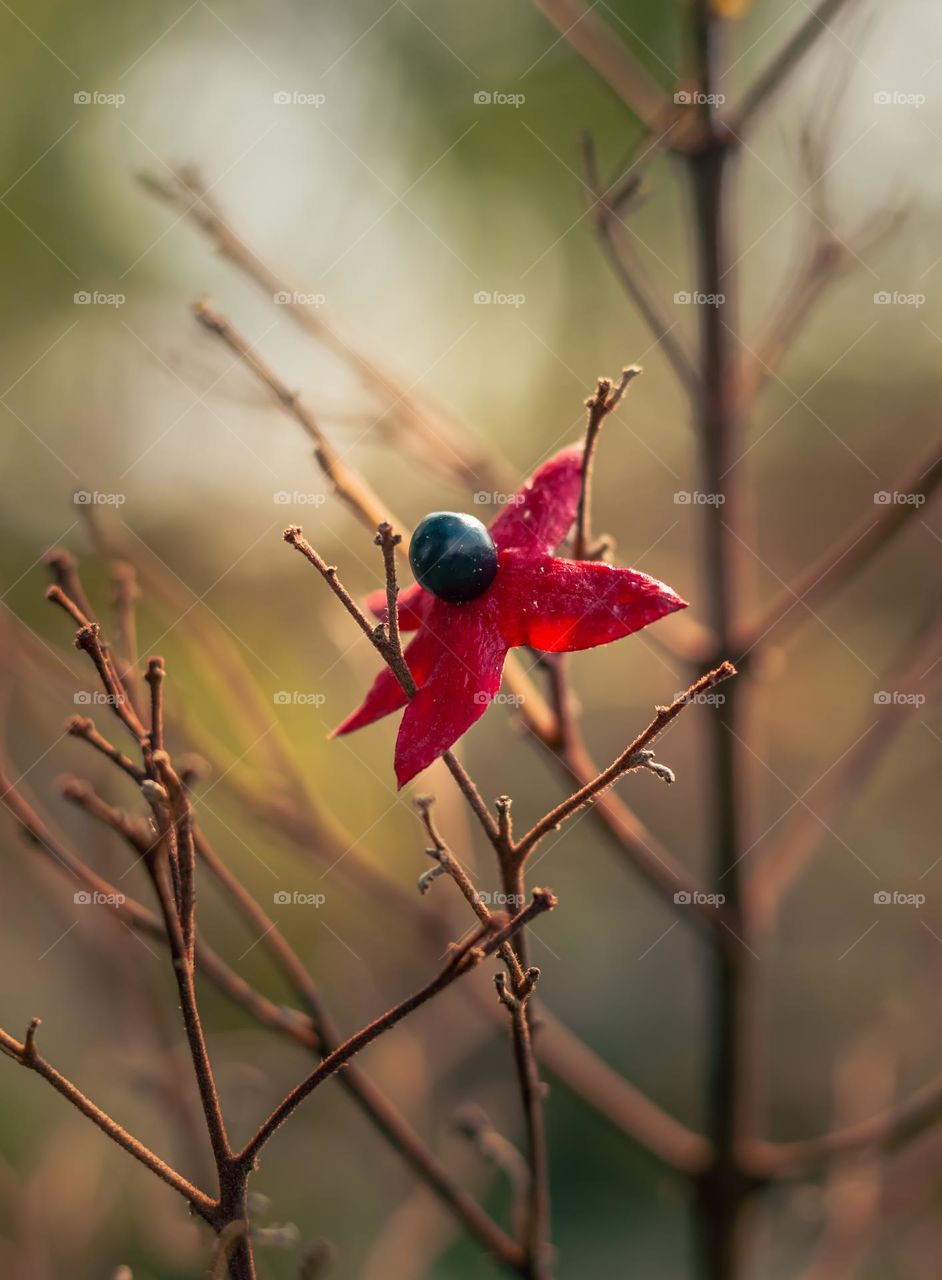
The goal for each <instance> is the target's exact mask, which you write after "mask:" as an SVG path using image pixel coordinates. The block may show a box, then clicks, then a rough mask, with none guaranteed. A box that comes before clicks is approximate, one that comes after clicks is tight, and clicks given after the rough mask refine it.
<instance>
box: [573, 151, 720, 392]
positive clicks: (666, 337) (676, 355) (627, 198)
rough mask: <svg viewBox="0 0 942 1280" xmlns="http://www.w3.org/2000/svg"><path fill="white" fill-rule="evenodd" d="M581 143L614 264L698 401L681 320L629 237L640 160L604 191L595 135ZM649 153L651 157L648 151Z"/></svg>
mask: <svg viewBox="0 0 942 1280" xmlns="http://www.w3.org/2000/svg"><path fill="white" fill-rule="evenodd" d="M581 143H582V165H583V172H584V175H585V185H586V186H587V188H588V190H589V194H590V196H591V201H592V211H593V215H594V217H593V221H594V224H595V230H596V233H597V235H598V237H599V241H600V243H601V246H602V249H603V251H604V253H605V257H606V259H607V261H608V263H609V266H610V267H611V268H612V271H613V272H614V274H615V277H616V279H617V280H618V282H619V283H620V284H621V286H622V288H623V289H624V290H625V292H626V293H627V295H628V297H629V298H630V300H631V302H632V303H633V304H634V306H635V307H637V309H638V313H639V315H640V316H641V318H642V320H643V321H644V322H645V324H646V325H647V326H648V328H649V329H650V331H651V334H652V335H653V337H654V340H655V343H656V344H657V346H658V347H659V348H660V349H661V351H663V353H664V355H665V357H666V359H667V360H668V362H669V363H670V365H671V366H672V368H673V370H674V372H675V374H676V375H677V378H678V380H679V382H680V384H681V386H682V387H683V388H684V389H685V391H686V392H687V394H688V395H689V396H691V397H695V396H696V395H697V390H698V383H697V374H696V371H695V369H694V367H693V365H692V364H691V362H690V359H689V357H688V355H687V353H686V352H685V350H684V348H683V346H682V344H681V343H680V342H679V341H678V339H677V338H676V337H675V336H674V329H675V328H676V324H677V322H676V321H674V322H673V323H670V322H669V321H668V320H667V319H666V318H665V316H664V314H663V313H662V311H661V308H660V304H659V302H658V300H657V298H656V296H655V293H654V288H653V286H652V284H651V282H650V280H649V279H648V277H647V275H646V274H645V271H644V269H643V267H642V266H641V262H640V260H639V258H638V255H637V254H636V253H635V251H634V248H633V246H632V245H631V244H630V243H629V242H628V240H627V237H626V235H625V234H624V233H625V229H626V223H625V222H624V221H623V220H622V216H621V215H622V211H623V210H626V209H627V207H628V205H629V204H630V202H631V201H632V200H633V199H635V197H636V196H637V194H638V191H639V189H640V184H641V176H640V174H635V173H634V172H633V171H634V169H635V167H636V165H637V164H639V163H640V161H635V163H634V164H632V165H630V166H629V167H628V169H627V171H626V172H625V173H623V174H622V175H621V177H620V178H619V179H617V180H616V181H615V182H614V183H612V184H611V185H610V186H608V187H607V188H605V189H603V185H602V179H601V176H600V174H599V168H598V159H597V156H596V152H595V142H594V139H593V137H592V135H591V134H590V133H583V134H582V135H581ZM652 146H653V144H652ZM651 149H652V148H651V147H649V148H648V150H649V151H650V150H651ZM644 154H645V155H647V154H648V151H646V152H645V153H644Z"/></svg>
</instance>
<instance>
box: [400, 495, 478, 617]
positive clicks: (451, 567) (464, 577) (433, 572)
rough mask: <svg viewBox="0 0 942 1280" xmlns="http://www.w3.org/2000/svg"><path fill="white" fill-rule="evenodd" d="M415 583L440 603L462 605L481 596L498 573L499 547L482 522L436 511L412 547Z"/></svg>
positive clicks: (421, 525) (422, 523) (420, 528)
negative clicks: (446, 602)
mask: <svg viewBox="0 0 942 1280" xmlns="http://www.w3.org/2000/svg"><path fill="white" fill-rule="evenodd" d="M409 563H410V564H411V565H412V572H413V573H414V574H415V578H416V581H417V582H418V583H419V585H420V586H421V587H424V588H425V590H426V591H429V592H431V594H432V595H433V596H438V598H439V600H447V601H448V602H449V603H451V604H459V603H461V602H463V601H465V600H473V599H474V598H475V597H476V596H479V595H481V594H482V593H483V592H485V591H486V590H487V588H488V587H489V586H490V585H491V583H492V582H493V581H494V577H495V575H496V573H497V548H496V547H495V545H494V539H493V538H492V537H491V535H490V534H489V533H488V531H487V529H486V528H485V526H484V525H483V524H481V521H480V520H476V519H475V518H474V516H466V515H463V514H462V513H461V512H460V511H433V512H432V513H431V514H430V515H427V516H426V517H425V519H424V520H421V521H420V522H419V524H418V526H417V528H416V531H415V533H414V534H413V535H412V542H411V543H410V544H409Z"/></svg>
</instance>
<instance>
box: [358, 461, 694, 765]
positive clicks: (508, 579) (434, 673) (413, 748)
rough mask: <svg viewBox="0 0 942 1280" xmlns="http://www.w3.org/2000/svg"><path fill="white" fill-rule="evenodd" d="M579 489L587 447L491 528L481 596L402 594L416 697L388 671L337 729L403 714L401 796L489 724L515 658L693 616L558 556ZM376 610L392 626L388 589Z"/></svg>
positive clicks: (627, 576)
mask: <svg viewBox="0 0 942 1280" xmlns="http://www.w3.org/2000/svg"><path fill="white" fill-rule="evenodd" d="M581 485H582V446H581V445H573V446H571V447H570V448H568V449H564V450H562V452H560V453H557V454H556V455H555V456H554V457H552V458H550V460H549V461H548V462H545V463H544V464H543V466H541V467H540V468H539V469H538V470H537V471H536V472H535V474H534V475H533V476H532V477H531V479H530V480H528V481H527V483H526V484H525V485H524V486H523V488H522V489H520V490H519V492H518V493H517V494H516V495H515V496H514V500H513V501H511V502H509V503H508V504H507V506H506V507H505V508H504V509H503V511H501V513H500V515H498V516H497V517H496V519H495V520H494V521H493V522H492V523H491V525H490V534H491V537H492V538H493V540H494V543H495V545H496V547H497V553H498V570H497V574H496V576H495V577H494V580H493V582H492V583H491V585H490V586H489V587H488V588H487V589H486V590H485V591H484V592H483V593H482V594H481V595H479V596H477V597H476V598H474V599H472V600H468V601H465V602H462V603H450V602H449V601H447V600H442V599H440V598H438V597H437V596H433V595H431V594H430V593H429V592H427V591H425V590H423V588H422V587H420V586H418V585H415V586H412V587H409V588H407V589H406V590H405V591H402V592H400V595H399V626H400V629H401V630H402V631H414V632H415V633H416V634H415V636H414V637H413V639H412V640H411V641H410V643H409V644H408V646H407V647H406V649H405V654H404V656H405V659H406V661H407V663H408V665H409V670H410V671H411V672H412V676H413V679H414V680H415V683H416V685H417V686H418V690H417V692H416V694H415V696H414V697H413V698H412V699H411V700H410V699H408V698H407V697H406V694H405V693H404V692H403V690H402V688H401V687H400V685H399V683H398V681H397V680H396V677H395V676H394V675H393V673H392V671H390V670H389V669H388V668H386V669H384V670H383V671H381V672H380V674H379V675H378V676H377V677H376V680H375V681H374V682H373V687H372V688H371V689H370V691H369V693H368V694H367V695H366V698H365V700H364V702H363V704H362V706H361V707H360V708H359V710H357V711H355V712H354V713H353V714H352V715H351V716H349V717H348V718H347V719H346V720H345V721H344V722H343V724H341V725H340V726H339V727H338V728H337V729H336V730H335V733H337V734H341V733H352V732H353V731H354V730H355V729H362V728H363V727H364V725H368V724H372V723H373V721H374V720H379V719H380V718H381V717H382V716H386V715H389V714H390V713H391V712H393V711H398V710H400V708H402V707H405V708H406V710H405V715H404V716H403V717H402V724H401V725H400V727H399V736H398V738H397V740H396V760H395V764H396V777H397V779H398V781H399V786H400V787H401V786H403V785H404V784H405V783H407V782H408V781H409V780H410V779H411V778H414V777H415V775H416V774H417V773H420V772H421V771H422V770H423V769H425V768H426V767H427V766H428V765H430V764H431V763H432V761H433V760H436V759H437V758H438V757H439V756H440V755H442V754H443V753H444V752H445V751H447V750H448V748H449V747H450V746H452V745H453V743H455V742H456V741H457V740H458V739H459V738H460V737H461V735H462V734H463V733H464V732H465V731H466V730H467V729H469V728H470V727H471V725H472V724H474V722H475V721H476V720H477V719H478V718H479V717H480V716H481V715H483V714H484V711H485V710H486V709H487V706H488V704H489V703H490V701H491V700H492V698H493V697H494V695H495V694H496V693H497V691H498V689H499V688H500V679H501V671H502V669H503V665H504V659H505V657H506V656H507V651H508V649H512V648H514V647H515V646H517V645H529V646H530V647H531V648H533V649H541V650H543V651H544V652H548V653H561V652H565V651H569V650H574V649H591V648H592V647H593V646H595V645H599V644H607V643H608V642H609V641H611V640H619V639H621V637H622V636H627V635H630V634H631V633H632V632H633V631H638V630H640V629H641V627H646V626H647V625H648V623H650V622H655V621H657V619H658V618H663V617H664V616H665V615H666V614H669V613H673V612H674V611H675V610H677V609H683V608H685V607H686V601H685V600H682V599H681V598H680V596H678V595H677V594H676V593H675V592H674V591H672V590H671V589H670V587H668V586H665V584H664V583H663V582H658V581H657V579H656V578H651V577H648V575H647V574H645V573H639V572H638V571H637V570H635V569H621V568H616V567H614V566H612V565H609V564H603V563H600V562H597V561H585V560H565V559H562V558H559V557H556V556H554V554H553V552H554V551H555V550H556V548H557V547H558V546H559V544H560V543H561V542H562V540H563V539H564V538H565V536H566V534H567V533H568V532H569V529H570V527H571V525H572V523H573V520H574V519H575V516H576V509H577V507H578V503H579V494H580V491H581ZM367 605H368V606H369V608H370V609H371V610H372V611H373V612H374V613H375V614H376V615H377V616H378V617H380V618H385V615H386V596H385V592H384V591H379V592H376V593H375V594H374V595H372V596H370V597H369V599H368V600H367Z"/></svg>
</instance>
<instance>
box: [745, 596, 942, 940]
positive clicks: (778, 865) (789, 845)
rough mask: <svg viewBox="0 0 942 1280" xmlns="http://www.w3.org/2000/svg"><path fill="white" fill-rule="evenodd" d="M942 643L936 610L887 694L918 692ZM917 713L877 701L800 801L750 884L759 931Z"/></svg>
mask: <svg viewBox="0 0 942 1280" xmlns="http://www.w3.org/2000/svg"><path fill="white" fill-rule="evenodd" d="M940 643H942V612H937V613H936V615H935V616H934V617H932V618H930V620H929V621H928V623H926V625H925V626H924V627H923V628H922V629H921V630H920V632H919V634H918V635H917V636H916V637H915V638H914V639H913V641H912V643H911V644H910V645H909V646H908V647H907V649H906V652H905V653H904V654H903V655H902V657H901V659H900V660H899V662H897V663H896V665H895V666H894V668H893V669H892V670H891V671H890V672H889V673H888V675H887V677H886V684H887V687H888V690H890V691H912V690H914V689H915V688H916V686H917V685H918V684H919V682H920V681H921V680H923V679H924V678H925V676H926V675H927V674H928V672H927V670H926V668H927V665H928V666H929V667H931V666H933V665H934V664H935V662H936V660H937V659H938V656H939V649H940ZM917 710H918V707H917V705H916V704H915V702H914V701H906V700H903V699H899V700H897V699H896V698H894V697H892V695H891V696H890V700H889V701H886V702H884V703H875V708H874V714H875V715H876V720H875V721H874V720H873V719H872V718H871V717H869V716H868V717H867V723H866V724H865V726H864V727H863V729H862V731H861V732H860V733H859V735H858V736H857V738H856V740H855V741H854V743H853V745H852V746H851V747H849V748H848V749H847V750H846V751H845V752H844V753H843V755H841V756H840V757H839V759H838V760H837V762H836V763H835V764H834V765H832V766H831V768H830V769H828V770H827V772H826V773H825V774H824V775H823V777H822V778H820V779H819V781H818V782H817V783H816V784H814V786H813V787H812V788H810V790H812V791H814V793H815V795H814V807H813V808H812V807H811V806H810V805H807V804H805V803H804V796H805V795H808V794H809V792H808V791H805V792H804V793H803V795H802V799H801V801H799V802H796V804H795V806H794V807H793V809H792V810H791V813H790V815H789V816H788V817H787V818H786V819H785V820H784V822H783V824H782V827H781V829H780V830H779V832H778V834H777V836H776V837H775V839H773V840H772V841H771V842H770V845H769V848H768V849H767V851H766V852H765V854H763V855H762V856H761V861H760V863H759V867H758V869H757V870H756V871H755V872H753V875H752V877H751V879H750V881H749V883H748V889H747V892H748V894H749V897H750V900H751V902H752V904H753V907H754V910H755V913H756V919H757V924H758V927H759V928H760V929H762V930H763V931H766V930H768V928H769V927H770V926H771V925H772V923H773V922H774V919H775V917H776V915H777V913H778V911H779V910H780V908H781V904H782V900H783V898H784V897H785V895H786V894H787V892H788V890H789V889H790V888H791V886H792V885H793V884H794V883H795V881H796V880H797V879H798V877H799V876H800V875H801V874H802V872H803V871H804V870H805V868H806V867H807V865H808V862H809V860H810V859H811V858H812V857H813V856H814V854H815V852H816V851H817V849H818V848H819V847H820V845H821V843H822V842H823V840H824V839H825V837H826V836H827V834H828V833H829V832H830V831H831V829H832V827H833V824H834V822H835V820H836V818H837V817H838V816H839V815H840V814H841V813H842V812H843V811H844V810H845V809H846V808H848V807H849V806H850V805H851V804H853V803H854V801H856V800H857V799H858V798H859V797H860V796H861V795H863V794H864V793H865V792H866V787H867V783H868V781H869V779H870V778H871V777H872V775H873V773H874V771H875V770H876V769H877V768H878V766H879V765H880V763H881V761H882V760H883V758H884V756H885V754H886V752H887V751H888V749H889V748H890V746H891V745H892V743H893V741H894V740H895V738H896V735H897V734H898V733H899V732H900V730H901V729H903V728H904V727H905V725H906V724H907V723H908V722H909V721H910V719H911V718H912V716H913V715H914V714H915V712H916V711H917ZM746 852H747V853H748V852H749V851H748V850H747V851H746Z"/></svg>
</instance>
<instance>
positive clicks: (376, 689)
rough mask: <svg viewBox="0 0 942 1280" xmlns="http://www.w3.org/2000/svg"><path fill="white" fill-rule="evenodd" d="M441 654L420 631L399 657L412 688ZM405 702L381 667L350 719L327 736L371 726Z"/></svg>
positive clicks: (399, 688) (426, 633) (397, 685)
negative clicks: (413, 682)
mask: <svg viewBox="0 0 942 1280" xmlns="http://www.w3.org/2000/svg"><path fill="white" fill-rule="evenodd" d="M441 652H442V644H441V641H440V640H438V639H437V637H436V636H434V635H433V634H432V632H431V631H427V630H425V631H420V632H419V633H418V635H417V636H415V638H414V639H413V640H412V641H410V643H409V644H408V645H407V646H406V649H405V652H404V654H403V657H404V658H405V660H406V662H407V663H408V666H409V670H410V671H411V672H412V678H413V680H414V681H415V682H416V684H418V685H421V684H422V683H423V682H424V681H425V680H426V679H427V677H428V673H429V671H431V669H432V667H433V666H434V665H435V662H436V661H437V659H438V657H439V655H440V654H441ZM406 702H407V698H406V695H405V692H404V691H403V688H402V686H401V685H400V683H399V681H398V680H397V679H396V677H395V676H394V675H393V673H392V672H391V671H390V669H389V667H383V669H382V671H381V672H380V673H379V675H378V676H377V677H376V679H375V680H374V681H373V684H372V687H371V688H370V691H369V693H368V694H367V695H366V697H365V698H364V700H363V702H362V703H361V705H360V706H359V707H358V708H357V710H356V711H354V712H353V713H352V715H349V716H347V718H346V720H344V721H343V723H342V724H339V725H338V726H337V728H336V729H335V730H334V731H333V733H332V734H331V735H330V736H331V737H332V738H336V737H339V736H340V735H341V734H344V733H353V732H354V731H355V730H356V729H362V728H364V727H365V726H366V725H368V724H372V723H373V722H374V721H375V720H381V719H382V718H383V716H388V715H390V714H391V713H392V712H393V711H398V710H399V708H400V707H404V706H405V705H406Z"/></svg>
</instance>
